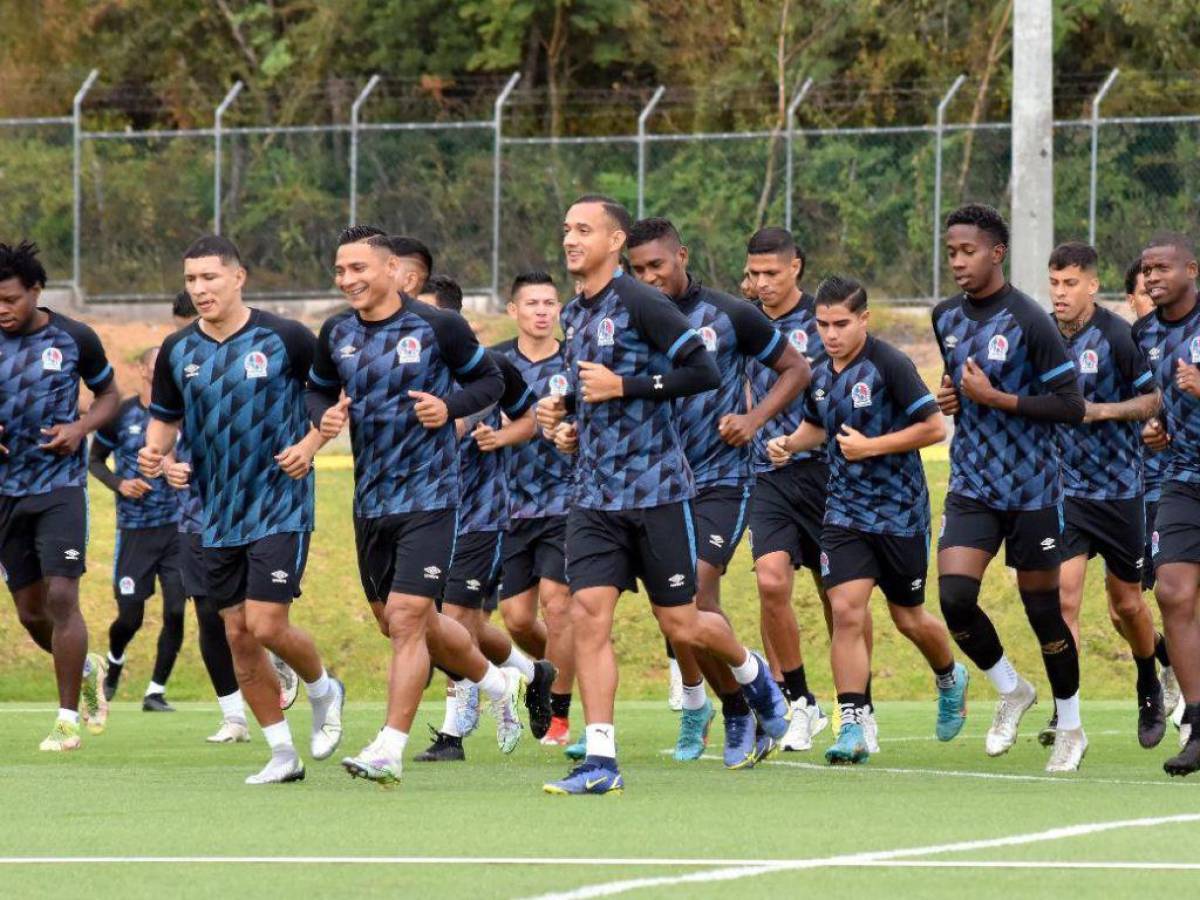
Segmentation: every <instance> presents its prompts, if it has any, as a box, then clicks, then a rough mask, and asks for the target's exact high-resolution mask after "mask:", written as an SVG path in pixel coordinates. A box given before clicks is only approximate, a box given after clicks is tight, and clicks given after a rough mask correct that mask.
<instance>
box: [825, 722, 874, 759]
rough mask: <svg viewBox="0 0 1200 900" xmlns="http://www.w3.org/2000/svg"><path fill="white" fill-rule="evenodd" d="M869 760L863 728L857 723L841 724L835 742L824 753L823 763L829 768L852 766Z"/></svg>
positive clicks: (869, 755)
mask: <svg viewBox="0 0 1200 900" xmlns="http://www.w3.org/2000/svg"><path fill="white" fill-rule="evenodd" d="M870 758H871V754H870V752H869V751H868V750H867V739H866V736H865V735H864V734H863V727H862V726H861V725H860V724H858V723H857V722H843V723H842V728H841V731H839V732H838V736H837V740H836V741H835V742H834V743H833V745H832V746H831V747H830V748H829V749H828V750H826V751H825V761H826V762H828V763H829V764H830V765H831V766H853V765H858V764H859V763H865V762H866V761H867V760H869V759H870Z"/></svg>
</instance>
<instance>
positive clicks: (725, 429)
mask: <svg viewBox="0 0 1200 900" xmlns="http://www.w3.org/2000/svg"><path fill="white" fill-rule="evenodd" d="M756 431H758V428H757V427H756V426H755V425H754V422H753V421H751V419H750V417H749V416H746V415H741V416H737V415H734V414H733V413H730V414H729V415H725V416H721V421H719V422H718V423H717V434H719V435H720V436H721V440H723V441H724V442H725V443H727V444H728V445H729V446H730V447H745V446H746V445H747V444H748V443H750V442H751V441H752V440H754V433H755V432H756Z"/></svg>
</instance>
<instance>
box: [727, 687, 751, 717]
mask: <svg viewBox="0 0 1200 900" xmlns="http://www.w3.org/2000/svg"><path fill="white" fill-rule="evenodd" d="M721 714H722V715H723V716H725V718H727V719H728V718H733V717H734V716H748V715H750V704H749V703H747V702H746V695H745V694H743V693H742V692H741V691H732V692H730V693H728V694H722V695H721Z"/></svg>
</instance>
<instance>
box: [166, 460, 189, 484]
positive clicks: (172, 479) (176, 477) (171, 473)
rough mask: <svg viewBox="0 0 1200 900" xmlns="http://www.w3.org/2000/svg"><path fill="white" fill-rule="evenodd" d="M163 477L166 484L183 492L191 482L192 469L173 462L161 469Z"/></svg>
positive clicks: (183, 464) (186, 465)
mask: <svg viewBox="0 0 1200 900" xmlns="http://www.w3.org/2000/svg"><path fill="white" fill-rule="evenodd" d="M163 477H164V478H166V479H167V484H169V485H170V486H171V487H173V488H175V489H176V490H180V491H181V490H183V489H184V488H186V487H187V486H188V482H189V481H191V480H192V467H191V466H190V465H188V464H187V463H185V462H174V463H171V464H170V465H169V466H166V467H164V468H163Z"/></svg>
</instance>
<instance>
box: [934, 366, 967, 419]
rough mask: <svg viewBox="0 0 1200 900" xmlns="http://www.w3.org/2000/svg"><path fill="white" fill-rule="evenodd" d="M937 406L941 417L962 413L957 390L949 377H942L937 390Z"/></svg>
mask: <svg viewBox="0 0 1200 900" xmlns="http://www.w3.org/2000/svg"><path fill="white" fill-rule="evenodd" d="M937 405H938V409H940V410H941V411H942V415H943V416H957V415H958V414H959V413H960V412H962V403H961V402H960V401H959V399H958V389H957V388H956V387H955V386H954V382H953V381H951V380H950V376H949V375H943V376H942V383H941V384H939V385H938V389H937Z"/></svg>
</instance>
